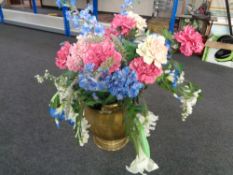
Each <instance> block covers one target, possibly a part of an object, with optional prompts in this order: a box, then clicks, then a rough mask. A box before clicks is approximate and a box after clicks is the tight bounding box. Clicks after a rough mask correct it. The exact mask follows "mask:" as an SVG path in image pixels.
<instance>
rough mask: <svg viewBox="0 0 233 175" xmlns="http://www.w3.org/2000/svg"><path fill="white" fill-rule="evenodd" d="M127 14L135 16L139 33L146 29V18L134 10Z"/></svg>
mask: <svg viewBox="0 0 233 175" xmlns="http://www.w3.org/2000/svg"><path fill="white" fill-rule="evenodd" d="M127 16H129V17H131V18H133V19H134V20H135V21H136V27H137V29H138V31H139V33H140V32H143V31H145V29H146V28H147V24H146V20H145V19H144V18H142V17H141V16H140V15H138V14H136V13H134V12H132V11H129V12H127Z"/></svg>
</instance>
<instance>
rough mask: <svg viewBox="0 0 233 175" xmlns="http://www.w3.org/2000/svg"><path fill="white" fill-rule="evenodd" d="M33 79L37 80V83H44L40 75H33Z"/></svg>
mask: <svg viewBox="0 0 233 175" xmlns="http://www.w3.org/2000/svg"><path fill="white" fill-rule="evenodd" d="M35 78H36V79H37V82H38V83H40V84H42V83H43V82H44V78H43V77H42V76H40V75H35Z"/></svg>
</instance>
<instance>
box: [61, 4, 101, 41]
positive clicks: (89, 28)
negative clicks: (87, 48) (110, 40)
mask: <svg viewBox="0 0 233 175" xmlns="http://www.w3.org/2000/svg"><path fill="white" fill-rule="evenodd" d="M60 1H61V0H60ZM60 1H59V2H58V5H59V3H60ZM72 3H74V2H72ZM92 11H93V7H92V5H90V4H89V5H88V6H87V7H86V8H85V9H83V10H81V11H78V10H74V11H72V12H71V11H68V12H67V14H66V16H67V19H68V20H69V21H72V23H73V25H74V27H75V28H76V29H77V30H78V32H80V34H81V35H83V36H86V35H89V34H90V33H93V34H95V35H98V36H103V35H104V33H105V32H104V31H105V28H104V26H103V25H102V24H100V23H99V22H98V21H97V19H96V16H94V15H92V14H91V12H92Z"/></svg>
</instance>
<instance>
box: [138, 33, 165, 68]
mask: <svg viewBox="0 0 233 175" xmlns="http://www.w3.org/2000/svg"><path fill="white" fill-rule="evenodd" d="M167 52H168V49H167V47H166V46H165V38H164V37H163V36H161V35H157V34H153V35H149V36H147V38H146V39H145V41H144V42H143V43H140V44H139V45H138V49H137V53H138V54H139V55H140V56H142V57H143V60H144V62H145V63H147V64H152V63H154V65H155V66H157V67H158V68H161V67H162V64H166V63H167Z"/></svg>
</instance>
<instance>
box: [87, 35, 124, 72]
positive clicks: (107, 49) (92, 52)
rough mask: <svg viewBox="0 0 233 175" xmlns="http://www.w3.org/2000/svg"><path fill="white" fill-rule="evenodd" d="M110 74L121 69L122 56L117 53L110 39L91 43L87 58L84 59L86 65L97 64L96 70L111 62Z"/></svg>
mask: <svg viewBox="0 0 233 175" xmlns="http://www.w3.org/2000/svg"><path fill="white" fill-rule="evenodd" d="M110 59H111V61H110V63H109V64H110V65H108V66H109V72H110V73H112V72H115V71H117V70H118V69H119V68H120V65H121V59H122V56H121V54H120V53H119V52H117V51H116V49H115V46H114V43H113V42H112V41H110V40H108V39H106V40H104V41H102V42H99V43H91V44H90V45H89V47H88V50H87V56H86V58H84V60H83V61H84V64H95V69H97V68H98V67H100V66H101V65H102V64H104V63H106V64H107V61H108V60H110Z"/></svg>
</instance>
